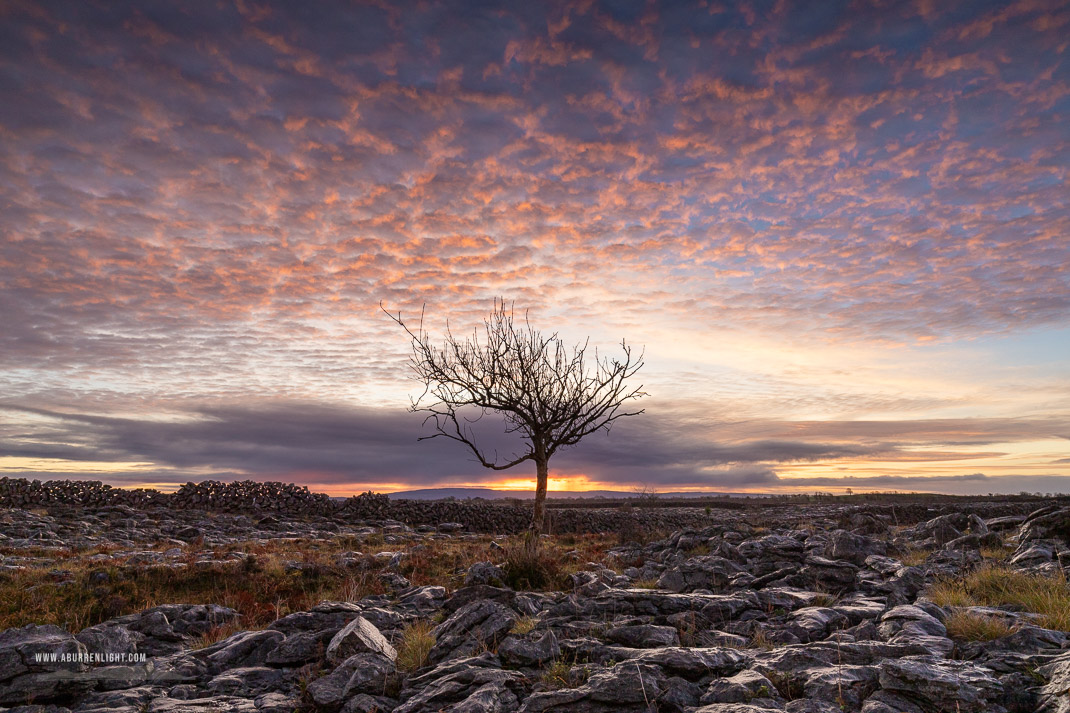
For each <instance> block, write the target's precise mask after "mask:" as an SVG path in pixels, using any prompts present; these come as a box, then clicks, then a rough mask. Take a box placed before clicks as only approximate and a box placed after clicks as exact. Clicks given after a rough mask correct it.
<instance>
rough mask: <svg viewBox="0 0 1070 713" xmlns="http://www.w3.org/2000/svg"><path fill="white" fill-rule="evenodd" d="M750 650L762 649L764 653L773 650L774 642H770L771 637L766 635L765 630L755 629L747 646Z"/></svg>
mask: <svg viewBox="0 0 1070 713" xmlns="http://www.w3.org/2000/svg"><path fill="white" fill-rule="evenodd" d="M747 648H748V649H762V650H764V651H772V650H773V648H774V647H773V642H772V641H770V640H769V637H768V636H766V635H765V630H764V629H755V630H754V633H753V634H751V637H750V642H749V643H748V644H747Z"/></svg>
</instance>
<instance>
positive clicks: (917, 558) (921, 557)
mask: <svg viewBox="0 0 1070 713" xmlns="http://www.w3.org/2000/svg"><path fill="white" fill-rule="evenodd" d="M934 551H935V550H933V549H930V548H920V549H910V550H905V551H903V552H900V553H899V561H900V562H902V563H903V564H905V565H906V566H907V567H917V566H918V565H919V564H922V563H924V562H925V560H926V559H927V558H928V557H929V555H931V554H932V553H933V552H934Z"/></svg>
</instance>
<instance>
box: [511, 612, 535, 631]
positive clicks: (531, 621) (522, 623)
mask: <svg viewBox="0 0 1070 713" xmlns="http://www.w3.org/2000/svg"><path fill="white" fill-rule="evenodd" d="M535 623H536V622H535V617H533V616H522V617H520V618H519V619H517V620H516V623H514V624H513V628H512V629H510V630H509V631H510V633H512V634H517V635H518V636H523V635H524V634H530V633H531V632H532V631H534V630H535Z"/></svg>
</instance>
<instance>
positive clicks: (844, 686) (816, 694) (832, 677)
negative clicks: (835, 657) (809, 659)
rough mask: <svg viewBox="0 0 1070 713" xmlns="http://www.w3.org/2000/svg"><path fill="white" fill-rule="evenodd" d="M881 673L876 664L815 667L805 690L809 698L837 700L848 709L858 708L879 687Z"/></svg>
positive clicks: (805, 685)
mask: <svg viewBox="0 0 1070 713" xmlns="http://www.w3.org/2000/svg"><path fill="white" fill-rule="evenodd" d="M879 675H880V670H879V669H878V667H876V666H830V667H828V668H822V669H814V670H811V671H810V672H809V675H808V676H807V678H806V682H805V683H804V684H803V691H804V693H805V694H806V697H807V698H811V699H820V700H827V701H835V702H836V703H838V704H840V705H842V706H844V707H845V708H847V709H848V710H852V709H857V708H858V707H859V706H861V704H862V701H863V699H865V698H866V697H867V696H869V695H870V694H871V693H873V692H874V691H875V690H876V689H877V688H878V683H877V680H878V678H879Z"/></svg>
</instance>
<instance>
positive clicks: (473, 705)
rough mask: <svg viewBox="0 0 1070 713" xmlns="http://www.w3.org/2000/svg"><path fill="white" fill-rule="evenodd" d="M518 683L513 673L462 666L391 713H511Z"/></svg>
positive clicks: (427, 686)
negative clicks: (453, 712) (505, 712)
mask: <svg viewBox="0 0 1070 713" xmlns="http://www.w3.org/2000/svg"><path fill="white" fill-rule="evenodd" d="M522 683H523V676H521V675H520V674H519V673H516V672H513V671H503V670H501V669H496V668H484V667H472V666H464V667H461V668H458V669H456V670H452V671H450V672H449V673H446V674H445V675H442V676H440V677H436V678H434V679H433V680H431V681H430V682H429V683H427V684H426V685H424V686H423V687H422V688H420V689H419V690H418V691H417V692H416V693H415V694H413V695H411V696H410V697H408V698H407V699H405V700H404V701H403V702H402V704H401V705H400V706H398V707H397V708H395V709H394V713H419V712H422V711H439V710H449V711H468V712H469V713H481V712H482V711H486V712H487V713H490V712H491V711H495V710H501V711H511V710H515V709H516V708H517V706H518V699H517V696H516V691H517V690H519V689H520V687H521V686H522Z"/></svg>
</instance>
